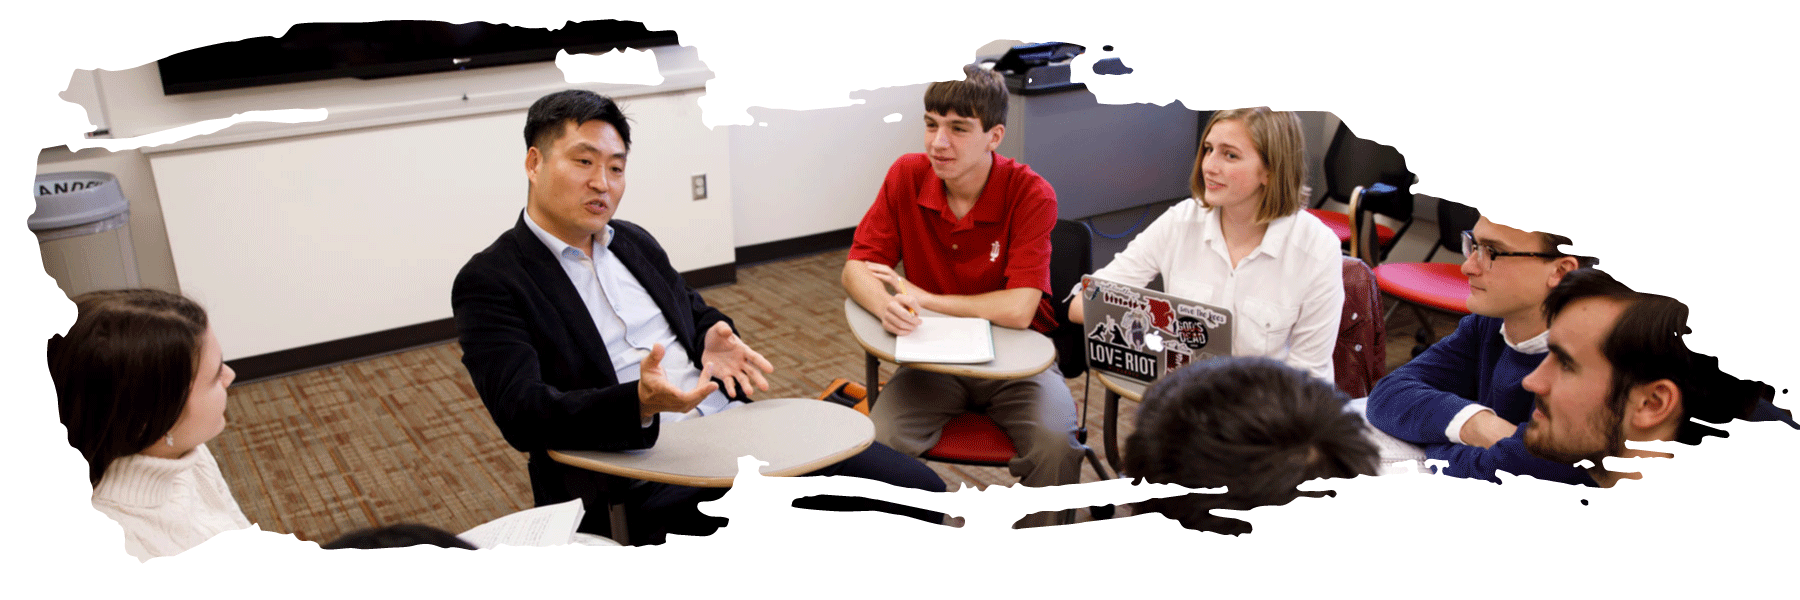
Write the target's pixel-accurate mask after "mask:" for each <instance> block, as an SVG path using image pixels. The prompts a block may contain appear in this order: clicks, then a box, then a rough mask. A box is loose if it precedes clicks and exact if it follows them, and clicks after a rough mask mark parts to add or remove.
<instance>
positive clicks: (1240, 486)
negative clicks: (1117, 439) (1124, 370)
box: [1124, 357, 1378, 534]
mask: <svg viewBox="0 0 1800 600" xmlns="http://www.w3.org/2000/svg"><path fill="white" fill-rule="evenodd" d="M1347 400H1348V398H1346V397H1345V396H1344V395H1343V393H1342V392H1339V391H1338V390H1337V388H1335V387H1333V386H1332V385H1331V384H1330V383H1327V382H1324V381H1321V380H1318V379H1314V378H1312V377H1310V376H1308V375H1307V374H1306V373H1304V372H1302V371H1299V370H1296V369H1294V368H1292V367H1289V366H1287V365H1284V364H1282V363H1280V362H1277V361H1274V360H1271V359H1268V358H1262V357H1222V358H1215V359H1210V360H1206V361H1202V362H1198V363H1195V364H1193V365H1189V366H1187V367H1183V368H1182V369H1180V370H1177V371H1175V372H1173V373H1170V374H1169V375H1167V376H1165V377H1164V378H1163V379H1162V380H1161V381H1158V382H1157V383H1156V384H1155V385H1153V386H1151V387H1150V389H1149V390H1148V391H1147V392H1146V393H1145V394H1144V401H1143V404H1142V405H1141V406H1140V407H1139V409H1138V416H1137V419H1138V423H1137V429H1136V431H1134V432H1132V434H1131V437H1130V438H1129V439H1127V440H1126V442H1125V464H1124V471H1125V472H1126V473H1129V474H1130V475H1131V476H1132V477H1133V478H1136V479H1141V480H1144V481H1149V482H1151V483H1173V484H1178V485H1182V486H1186V487H1192V488H1208V487H1221V486H1223V487H1227V488H1229V489H1228V490H1227V491H1226V492H1224V493H1222V494H1203V493H1197V494H1188V495H1186V496H1179V497H1175V498H1160V499H1152V500H1147V501H1144V502H1140V503H1138V504H1137V505H1136V509H1137V511H1138V512H1158V513H1162V514H1163V515H1165V516H1168V517H1170V518H1173V519H1176V520H1178V521H1180V522H1181V524H1182V526H1184V527H1187V528H1189V529H1196V530H1201V531H1214V532H1218V533H1227V534H1239V533H1248V532H1249V531H1250V525H1249V524H1248V523H1245V522H1243V521H1239V520H1237V519H1231V518H1227V517H1221V516H1215V515H1211V514H1209V512H1208V511H1209V510H1211V509H1214V508H1224V509H1233V510H1243V509H1248V508H1254V507H1257V506H1271V505H1281V504H1286V503H1287V502H1289V501H1291V500H1293V499H1294V498H1296V497H1298V496H1300V495H1302V494H1301V492H1300V491H1299V490H1298V489H1297V488H1296V486H1298V485H1299V484H1300V483H1301V482H1303V481H1306V480H1309V479H1316V478H1321V477H1354V476H1356V475H1363V474H1374V473H1375V468H1376V464H1377V460H1378V454H1377V451H1376V449H1375V446H1374V444H1373V443H1371V442H1370V441H1369V440H1368V438H1366V437H1364V435H1363V425H1362V420H1361V419H1360V418H1359V417H1357V416H1356V415H1355V414H1354V413H1350V412H1346V411H1345V410H1344V404H1345V402H1346V401H1347Z"/></svg>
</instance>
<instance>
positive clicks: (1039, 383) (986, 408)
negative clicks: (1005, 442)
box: [869, 365, 1084, 527]
mask: <svg viewBox="0 0 1800 600" xmlns="http://www.w3.org/2000/svg"><path fill="white" fill-rule="evenodd" d="M968 411H977V412H983V413H986V414H987V416H988V418H990V419H993V420H994V422H995V423H996V424H999V425H1000V428H1001V429H1002V430H1005V431H1006V435H1007V437H1010V438H1012V443H1013V448H1014V449H1016V450H1017V452H1018V454H1017V455H1016V456H1014V457H1013V459H1012V460H1011V461H1010V462H1008V463H1007V468H1008V469H1009V470H1010V471H1012V474H1013V476H1015V477H1018V478H1019V483H1022V484H1025V485H1026V486H1028V487H1045V486H1051V485H1060V484H1065V483H1076V482H1078V481H1080V479H1081V459H1082V457H1083V456H1084V453H1083V451H1082V447H1081V443H1080V442H1079V441H1077V440H1076V439H1075V398H1074V397H1073V396H1070V395H1069V386H1068V385H1067V384H1065V383H1064V382H1063V376H1062V372H1061V371H1059V370H1058V369H1057V368H1056V365H1051V366H1050V368H1049V369H1046V370H1044V372H1042V373H1038V374H1037V375H1033V376H1031V377H1026V378H1023V379H976V378H973V377H960V376H956V375H944V374H941V373H930V372H926V371H920V370H917V369H912V368H909V367H900V369H899V370H898V371H896V372H895V373H894V378H893V379H892V380H889V381H888V383H887V385H885V386H882V388H881V395H880V398H879V399H878V400H877V401H876V402H875V407H874V408H873V409H872V410H871V411H870V412H869V418H870V419H872V420H874V421H875V441H878V442H881V443H883V444H886V445H888V446H890V447H892V448H893V449H895V450H898V451H900V452H901V453H904V454H907V455H910V456H918V455H920V454H923V453H924V452H925V451H926V450H930V449H931V447H932V446H936V445H937V443H938V437H939V436H940V435H941V434H942V433H943V429H944V424H945V423H948V422H949V421H950V419H951V418H952V417H955V416H956V415H959V414H962V413H964V412H968ZM1073 514H1074V510H1073V509H1069V510H1065V511H1057V512H1050V513H1037V514H1034V515H1030V516H1028V517H1026V518H1025V519H1024V520H1023V521H1021V522H1020V525H1022V526H1025V527H1037V526H1042V525H1055V524H1060V523H1067V522H1069V519H1070V518H1071V517H1072V515H1073Z"/></svg>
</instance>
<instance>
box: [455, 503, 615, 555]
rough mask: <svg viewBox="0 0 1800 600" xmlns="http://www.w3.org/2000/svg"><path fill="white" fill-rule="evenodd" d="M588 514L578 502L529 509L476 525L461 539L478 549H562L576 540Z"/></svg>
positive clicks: (463, 533)
mask: <svg viewBox="0 0 1800 600" xmlns="http://www.w3.org/2000/svg"><path fill="white" fill-rule="evenodd" d="M586 512H587V511H586V510H585V509H583V508H582V505H581V499H579V498H577V499H574V500H570V501H568V502H564V503H561V504H552V505H549V506H539V507H537V508H528V509H525V510H521V511H519V512H516V513H512V514H509V515H506V516H504V517H500V518H498V519H494V520H492V521H488V522H486V523H482V524H480V525H476V526H475V528H474V529H470V530H468V531H464V532H462V534H461V535H458V536H456V537H460V538H462V539H463V540H465V541H467V542H469V545H472V546H474V547H476V548H483V549H486V548H496V547H499V546H560V545H563V544H567V543H570V542H571V541H573V540H574V537H575V527H576V526H577V525H580V524H581V516H582V514H584V513H586Z"/></svg>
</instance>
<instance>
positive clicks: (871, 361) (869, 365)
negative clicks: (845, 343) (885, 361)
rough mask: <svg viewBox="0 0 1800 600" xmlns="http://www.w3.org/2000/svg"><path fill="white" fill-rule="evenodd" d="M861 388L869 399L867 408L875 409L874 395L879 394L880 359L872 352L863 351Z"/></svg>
mask: <svg viewBox="0 0 1800 600" xmlns="http://www.w3.org/2000/svg"><path fill="white" fill-rule="evenodd" d="M863 377H864V379H863V390H864V391H865V392H866V393H865V394H864V395H865V397H867V398H868V399H869V409H870V410H874V409H875V397H876V396H878V395H880V394H881V359H879V358H875V355H874V354H870V353H868V352H864V353H863Z"/></svg>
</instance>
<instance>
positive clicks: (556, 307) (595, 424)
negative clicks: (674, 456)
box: [450, 215, 731, 512]
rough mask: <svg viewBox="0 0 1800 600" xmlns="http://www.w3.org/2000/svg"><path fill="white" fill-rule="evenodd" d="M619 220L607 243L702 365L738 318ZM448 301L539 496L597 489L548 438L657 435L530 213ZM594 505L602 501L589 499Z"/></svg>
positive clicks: (649, 439) (472, 266)
mask: <svg viewBox="0 0 1800 600" xmlns="http://www.w3.org/2000/svg"><path fill="white" fill-rule="evenodd" d="M612 227H613V239H612V240H611V242H610V243H609V244H608V245H607V248H608V249H610V250H611V251H612V252H613V253H614V254H615V255H617V256H618V257H619V260H620V261H621V262H623V263H624V264H625V267H626V269H628V270H629V271H631V274H632V276H634V277H636V278H637V280H638V282H639V283H641V284H642V285H643V286H644V289H645V290H646V291H648V292H649V293H650V296H651V298H652V299H653V300H655V302H656V306H657V308H658V309H660V310H661V311H662V314H663V318H665V319H667V320H668V321H669V328H670V329H672V330H673V331H674V332H675V337H676V339H677V340H679V341H680V342H681V344H682V345H683V347H685V348H687V350H688V356H689V357H691V358H692V359H693V361H694V362H695V366H696V367H698V366H699V362H700V360H701V355H702V354H703V353H704V352H705V347H704V346H702V344H704V343H705V339H704V337H703V336H704V334H705V332H706V331H707V330H708V329H710V328H711V327H712V326H713V324H715V323H720V322H724V323H727V324H728V326H729V324H730V323H731V321H730V319H727V318H726V317H725V315H724V314H723V313H720V312H719V311H718V310H716V309H714V308H712V307H710V306H707V305H706V302H705V301H704V300H702V299H701V298H700V294H699V293H697V292H695V291H694V290H693V288H690V287H688V285H687V282H686V281H684V280H682V278H681V275H680V274H678V273H676V272H675V268H674V266H672V265H670V264H669V257H668V255H667V254H666V253H664V252H663V249H662V246H660V245H658V244H657V243H656V239H655V238H653V237H651V236H650V234H649V233H648V232H646V231H644V229H643V228H641V227H638V226H637V225H634V224H632V223H629V222H626V221H620V220H616V219H615V220H613V221H612ZM450 304H451V308H452V310H453V312H454V313H455V316H456V329H457V331H458V332H459V334H460V335H461V342H462V350H463V366H464V367H466V368H468V370H469V376H470V377H471V378H472V379H474V381H475V390H476V392H477V393H479V394H480V395H481V401H482V403H483V404H486V405H487V409H488V413H489V414H491V415H493V417H494V424H495V425H498V426H499V427H500V433H501V434H503V435H504V436H505V437H506V441H507V443H509V444H512V446H513V447H514V448H517V449H519V450H520V451H523V452H527V453H530V455H531V456H530V462H529V469H530V473H531V487H532V494H533V496H534V499H535V501H536V503H537V504H538V505H539V506H542V505H546V504H554V503H557V502H563V501H567V500H570V499H573V498H576V497H590V498H591V494H592V493H593V491H594V489H593V488H592V487H589V486H594V485H598V484H601V480H599V478H597V477H596V476H595V474H594V473H592V472H590V471H586V470H583V469H578V468H574V467H569V466H566V465H563V464H561V463H557V462H555V461H553V460H551V459H550V458H549V456H548V455H547V454H546V453H545V452H546V451H547V450H608V451H611V450H633V449H640V448H648V447H650V446H651V445H653V444H655V443H656V435H657V432H658V431H659V430H660V429H659V424H658V423H656V422H654V421H653V422H652V423H651V425H650V426H649V427H643V426H641V421H640V419H639V417H638V392H637V382H636V381H631V382H626V383H620V382H619V381H618V377H617V376H616V375H615V374H614V372H613V365H612V359H611V357H610V356H608V355H607V352H606V342H604V341H603V340H601V338H600V331H599V329H598V328H597V327H595V325H594V320H593V318H592V317H591V316H589V315H588V312H587V307H586V305H584V304H583V303H582V301H581V296H580V294H578V293H576V291H575V285H574V284H573V283H570V281H569V276H568V274H567V273H565V272H564V271H563V268H562V266H561V265H559V264H558V263H557V258H556V256H555V255H554V254H553V253H551V251H550V249H549V248H546V247H545V246H544V243H543V241H541V240H539V239H538V238H537V236H536V235H534V234H533V233H532V232H531V229H530V228H528V227H527V226H526V225H525V219H524V217H523V215H521V216H520V218H519V220H518V222H517V223H515V224H514V225H513V228H512V229H511V230H509V231H507V232H506V233H503V234H501V235H500V238H499V239H497V240H494V243H493V244H492V245H490V246H488V247H487V249H485V250H482V251H481V252H479V253H477V254H475V256H473V257H471V258H470V259H469V262H468V263H467V264H465V265H463V268H462V271H460V272H458V273H457V274H456V282H455V284H454V285H452V286H451V288H450ZM601 489H604V488H601ZM589 510H590V511H596V512H597V507H595V506H593V505H592V504H591V503H590V506H589Z"/></svg>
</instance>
